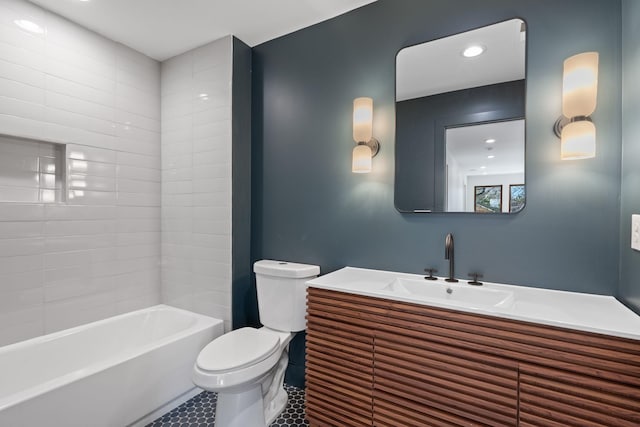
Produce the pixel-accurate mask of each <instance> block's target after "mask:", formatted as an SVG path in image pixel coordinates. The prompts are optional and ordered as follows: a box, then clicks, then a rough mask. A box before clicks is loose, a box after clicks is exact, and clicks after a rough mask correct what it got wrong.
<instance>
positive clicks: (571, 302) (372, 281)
mask: <svg viewBox="0 0 640 427" xmlns="http://www.w3.org/2000/svg"><path fill="white" fill-rule="evenodd" d="M398 280H400V281H402V280H407V281H408V282H410V283H413V284H417V285H419V286H422V283H424V286H425V287H428V286H435V287H438V286H439V287H443V289H444V288H446V287H453V288H454V291H453V293H454V294H455V293H456V292H458V290H460V292H462V291H466V290H467V289H466V287H469V288H474V290H473V292H480V293H481V292H482V291H476V289H482V290H487V291H489V292H491V291H503V293H505V294H508V295H510V297H509V300H508V301H507V302H504V303H500V304H499V305H497V306H487V305H484V306H483V305H482V304H479V305H476V304H474V303H473V302H467V301H455V300H452V301H448V300H446V299H445V298H440V297H438V298H431V297H422V296H420V295H412V294H409V293H407V292H394V291H391V290H390V289H391V288H390V285H391V284H393V283H398ZM411 281H413V282H411ZM307 283H308V285H309V286H311V287H314V288H322V289H331V290H335V291H342V292H348V293H352V294H358V295H366V296H371V297H377V298H386V299H389V300H395V301H405V302H412V303H416V304H423V305H429V306H433V307H441V308H448V309H454V310H460V311H466V312H470V313H478V314H485V315H490V316H496V317H504V318H507V319H515V320H522V321H527V322H534V323H540V324H545V325H551V326H559V327H563V328H569V329H576V330H580V331H586V332H594V333H598V334H605V335H613V336H618V337H623V338H630V339H635V340H640V316H638V315H637V314H635V313H634V312H633V311H631V310H630V309H628V308H627V307H626V306H624V305H623V304H622V303H621V302H619V301H618V300H616V299H615V298H614V297H612V296H604V295H591V294H583V293H578V292H567V291H556V290H550V289H541V288H531V287H526V286H515V285H506V284H499V283H489V282H483V285H482V286H481V287H476V286H472V285H469V284H467V281H466V280H460V282H459V284H454V285H451V286H449V285H448V284H446V283H445V282H444V281H443V280H442V279H439V280H438V281H429V280H425V279H424V276H421V275H417V274H408V273H396V272H391V271H382V270H371V269H364V268H355V267H344V268H342V269H340V270H337V271H334V272H332V273H329V274H326V275H324V276H320V277H317V278H315V279H313V280H310V281H309V282H307ZM425 290H428V288H425ZM469 291H470V290H469ZM493 293H494V294H497V293H499V292H493ZM443 295H444V294H443ZM479 295H480V294H479ZM470 298H471V299H473V298H474V297H473V296H471V297H470Z"/></svg>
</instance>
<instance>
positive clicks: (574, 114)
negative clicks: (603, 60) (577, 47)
mask: <svg viewBox="0 0 640 427" xmlns="http://www.w3.org/2000/svg"><path fill="white" fill-rule="evenodd" d="M597 97H598V52H585V53H580V54H578V55H574V56H571V57H569V58H567V59H566V60H565V61H564V73H563V81H562V114H563V117H560V118H559V119H558V121H556V124H555V126H554V132H555V134H556V135H557V136H558V137H559V138H560V140H561V143H560V145H561V149H560V158H561V159H562V160H576V159H589V158H592V157H595V156H596V126H595V125H594V124H593V123H592V121H591V117H590V116H591V114H593V112H594V111H595V109H596V105H597Z"/></svg>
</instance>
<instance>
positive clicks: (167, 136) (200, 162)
mask: <svg viewBox="0 0 640 427" xmlns="http://www.w3.org/2000/svg"><path fill="white" fill-rule="evenodd" d="M232 49H233V47H232V38H231V37H225V38H223V39H220V40H217V41H215V42H213V43H210V44H207V45H205V46H202V47H200V48H197V49H194V50H191V51H189V52H186V53H184V54H182V55H179V56H176V57H174V58H171V59H169V60H167V61H165V62H163V63H162V297H163V301H164V302H165V303H167V304H171V305H174V306H177V307H181V308H185V309H188V310H192V311H196V312H198V313H202V314H206V315H209V316H213V317H216V318H219V319H222V320H224V322H225V328H226V329H227V330H229V329H230V328H231V81H232V60H233V59H232V54H233V51H232Z"/></svg>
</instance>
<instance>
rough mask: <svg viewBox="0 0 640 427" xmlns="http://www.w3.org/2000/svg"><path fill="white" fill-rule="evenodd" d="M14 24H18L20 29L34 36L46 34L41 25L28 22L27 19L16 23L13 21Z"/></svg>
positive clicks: (17, 20)
mask: <svg viewBox="0 0 640 427" xmlns="http://www.w3.org/2000/svg"><path fill="white" fill-rule="evenodd" d="M13 23H14V24H16V25H17V26H18V27H20V28H22V29H23V30H27V31H29V32H30V33H34V34H42V33H44V28H42V27H41V26H40V25H38V24H36V23H35V22H32V21H28V20H26V19H16V20H15V21H13Z"/></svg>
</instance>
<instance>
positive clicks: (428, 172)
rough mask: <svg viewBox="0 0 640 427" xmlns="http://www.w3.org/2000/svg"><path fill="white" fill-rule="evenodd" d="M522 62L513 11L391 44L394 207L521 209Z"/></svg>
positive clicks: (521, 29) (522, 39)
mask: <svg viewBox="0 0 640 427" xmlns="http://www.w3.org/2000/svg"><path fill="white" fill-rule="evenodd" d="M525 63H526V25H525V23H524V21H522V20H521V19H512V20H510V21H505V22H501V23H498V24H494V25H489V26H487V27H483V28H479V29H476V30H472V31H467V32H465V33H460V34H456V35H453V36H450V37H445V38H442V39H438V40H434V41H430V42H427V43H422V44H418V45H415V46H410V47H407V48H404V49H402V50H400V51H399V52H398V55H397V57H396V169H395V191H394V201H395V206H396V209H398V210H399V211H400V212H471V213H516V212H519V211H520V210H522V209H523V207H524V204H525V194H526V184H525V180H524V177H525V170H524V169H525V157H524V153H525V149H524V147H525V88H526V78H525V69H526V66H525ZM498 187H500V190H498ZM498 193H500V195H499V197H498Z"/></svg>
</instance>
